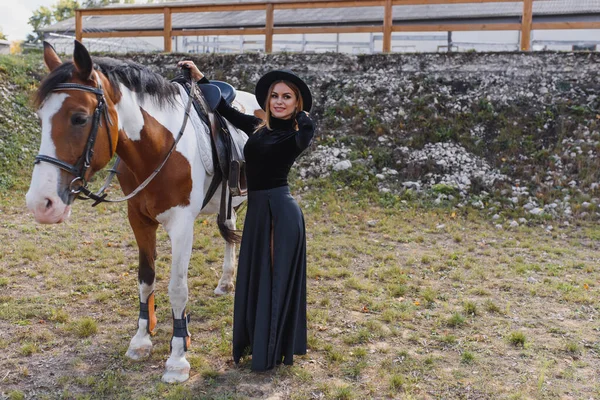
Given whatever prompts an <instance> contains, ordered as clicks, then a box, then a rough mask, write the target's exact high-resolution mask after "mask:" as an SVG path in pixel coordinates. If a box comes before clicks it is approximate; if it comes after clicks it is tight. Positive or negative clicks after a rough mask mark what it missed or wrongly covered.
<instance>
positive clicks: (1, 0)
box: [0, 0, 58, 42]
mask: <svg viewBox="0 0 600 400" xmlns="http://www.w3.org/2000/svg"><path fill="white" fill-rule="evenodd" d="M57 2H58V0H0V30H1V31H2V32H3V33H4V34H5V35H6V37H7V38H8V40H9V41H11V42H12V41H13V40H25V38H26V37H27V34H28V33H31V32H32V28H31V25H29V22H28V21H29V17H31V16H32V15H33V11H35V10H37V9H38V8H39V7H40V6H46V7H50V6H53V5H54V4H56V3H57Z"/></svg>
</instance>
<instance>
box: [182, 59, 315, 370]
mask: <svg viewBox="0 0 600 400" xmlns="http://www.w3.org/2000/svg"><path fill="white" fill-rule="evenodd" d="M179 66H181V67H183V68H189V69H190V71H191V76H192V78H193V79H195V80H196V81H198V83H200V84H201V83H208V82H209V81H208V80H207V79H206V78H205V77H204V75H203V74H202V73H201V72H200V71H199V70H198V68H197V67H196V66H195V65H194V63H193V62H192V61H182V62H180V63H179ZM255 95H256V99H257V100H258V103H259V104H260V106H261V107H262V108H263V110H264V111H265V115H266V116H265V119H264V120H262V119H260V118H257V117H255V116H252V115H247V114H243V113H240V112H239V111H237V110H235V109H234V108H232V107H231V106H229V105H228V104H227V103H226V102H225V101H224V100H223V99H221V102H220V104H219V106H218V108H217V110H218V111H219V112H220V113H221V115H222V116H224V117H225V118H227V119H228V120H229V121H230V122H231V123H232V124H233V125H235V126H236V127H237V128H239V129H242V130H243V131H244V132H246V133H247V134H248V136H249V138H248V142H247V143H246V146H245V147H244V158H245V160H246V178H247V184H248V211H247V212H246V220H245V222H244V231H243V234H242V243H241V246H240V255H239V261H238V273H237V279H236V286H235V302H234V311H233V359H234V361H235V363H236V364H237V363H238V362H239V360H240V358H241V357H242V356H244V355H247V354H252V370H254V371H265V370H269V369H272V368H273V367H274V366H275V365H278V364H280V363H281V362H283V363H284V364H286V365H292V364H293V357H294V354H298V355H300V354H306V340H307V338H306V235H305V225H304V216H303V214H302V211H301V210H300V207H299V206H298V203H296V201H295V200H294V198H293V197H292V195H291V194H290V189H289V187H288V180H287V179H288V173H289V171H290V168H291V167H292V165H293V164H294V161H295V160H296V158H297V157H298V156H299V155H300V154H301V153H302V152H303V151H304V150H305V149H306V148H307V147H308V146H309V144H310V143H311V141H312V138H313V135H314V123H313V121H312V120H311V119H310V117H309V115H308V112H307V111H310V109H311V106H312V95H311V93H310V89H309V88H308V86H307V85H306V84H305V83H304V82H303V81H302V80H301V79H300V78H299V77H298V76H297V75H295V74H294V73H293V72H291V71H286V70H275V71H271V72H268V73H267V74H265V75H264V76H263V77H262V78H260V80H259V81H258V83H257V85H256V90H255Z"/></svg>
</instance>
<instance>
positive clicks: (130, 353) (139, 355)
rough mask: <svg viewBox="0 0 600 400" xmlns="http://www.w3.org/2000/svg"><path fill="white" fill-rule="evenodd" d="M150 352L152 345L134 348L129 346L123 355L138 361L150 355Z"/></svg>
mask: <svg viewBox="0 0 600 400" xmlns="http://www.w3.org/2000/svg"><path fill="white" fill-rule="evenodd" d="M151 352H152V345H150V346H144V347H136V348H132V347H129V348H128V349H127V353H125V356H127V357H129V358H131V359H132V360H135V361H140V360H144V359H146V358H148V357H150V353H151Z"/></svg>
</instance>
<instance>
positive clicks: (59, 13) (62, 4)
mask: <svg viewBox="0 0 600 400" xmlns="http://www.w3.org/2000/svg"><path fill="white" fill-rule="evenodd" d="M53 8H54V10H53V12H52V16H53V17H54V20H55V21H56V22H58V21H62V20H64V19H67V18H71V17H74V16H75V9H76V8H79V3H78V2H77V0H59V1H58V3H56V5H55V6H54V7H53Z"/></svg>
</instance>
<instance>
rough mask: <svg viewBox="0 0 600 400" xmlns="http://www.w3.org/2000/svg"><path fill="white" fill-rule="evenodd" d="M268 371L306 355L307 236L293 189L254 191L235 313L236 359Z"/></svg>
mask: <svg viewBox="0 0 600 400" xmlns="http://www.w3.org/2000/svg"><path fill="white" fill-rule="evenodd" d="M247 354H252V370H254V371H264V370H268V369H271V368H273V367H274V366H275V365H277V364H280V363H281V362H282V361H283V363H284V364H286V365H292V363H293V359H294V354H298V355H300V354H306V232H305V225H304V216H303V214H302V211H301V210H300V207H299V206H298V203H296V200H295V199H294V198H293V197H292V195H291V194H290V190H289V187H288V186H282V187H278V188H274V189H268V190H257V191H249V192H248V210H247V213H246V220H245V222H244V231H243V233H242V243H241V246H240V255H239V261H238V273H237V280H236V284H235V302H234V311H233V359H234V361H235V362H236V364H237V363H238V362H239V360H240V358H241V357H242V356H244V355H247Z"/></svg>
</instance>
